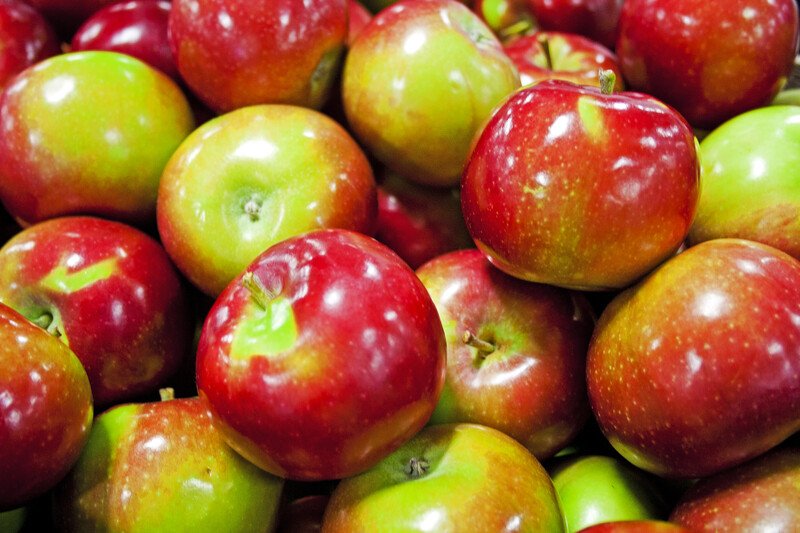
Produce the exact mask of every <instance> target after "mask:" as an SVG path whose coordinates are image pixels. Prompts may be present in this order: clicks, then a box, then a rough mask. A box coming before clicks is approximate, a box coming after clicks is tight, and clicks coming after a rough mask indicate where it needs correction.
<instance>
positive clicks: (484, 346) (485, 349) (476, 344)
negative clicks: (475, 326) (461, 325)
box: [461, 331, 497, 357]
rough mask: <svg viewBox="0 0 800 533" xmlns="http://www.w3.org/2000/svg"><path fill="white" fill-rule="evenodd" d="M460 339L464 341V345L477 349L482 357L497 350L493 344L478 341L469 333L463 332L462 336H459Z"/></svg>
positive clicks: (481, 340)
mask: <svg viewBox="0 0 800 533" xmlns="http://www.w3.org/2000/svg"><path fill="white" fill-rule="evenodd" d="M461 339H462V340H463V341H464V344H466V345H468V346H472V347H473V348H475V349H477V350H478V351H479V352H480V353H481V354H482V355H483V356H484V357H486V356H487V355H489V354H490V353H492V352H493V351H495V350H496V349H497V347H496V346H495V345H494V344H492V343H491V342H486V341H485V340H483V339H479V338H478V337H476V336H475V335H473V333H472V332H471V331H465V332H464V335H462V336H461Z"/></svg>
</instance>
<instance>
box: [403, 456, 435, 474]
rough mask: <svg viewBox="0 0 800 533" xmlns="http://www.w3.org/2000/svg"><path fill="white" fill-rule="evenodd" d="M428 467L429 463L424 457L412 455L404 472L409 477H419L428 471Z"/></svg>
mask: <svg viewBox="0 0 800 533" xmlns="http://www.w3.org/2000/svg"><path fill="white" fill-rule="evenodd" d="M430 467H431V464H430V463H429V462H428V461H426V460H425V459H420V458H417V457H412V458H411V459H409V461H408V464H406V467H405V472H406V475H407V476H408V477H410V478H411V479H419V478H421V477H422V476H424V475H425V474H427V473H428V470H429V469H430Z"/></svg>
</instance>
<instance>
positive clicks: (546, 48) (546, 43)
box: [536, 36, 553, 70]
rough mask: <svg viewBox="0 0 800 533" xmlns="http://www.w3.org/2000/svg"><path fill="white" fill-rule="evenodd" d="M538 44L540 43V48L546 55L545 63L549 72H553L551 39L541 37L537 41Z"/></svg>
mask: <svg viewBox="0 0 800 533" xmlns="http://www.w3.org/2000/svg"><path fill="white" fill-rule="evenodd" d="M536 42H538V43H539V46H541V47H542V53H544V63H545V67H546V68H547V70H553V55H552V53H551V51H550V39H548V38H547V37H545V36H541V37H539V38H538V39H536Z"/></svg>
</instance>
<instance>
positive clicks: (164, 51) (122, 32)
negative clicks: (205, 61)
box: [72, 0, 181, 82]
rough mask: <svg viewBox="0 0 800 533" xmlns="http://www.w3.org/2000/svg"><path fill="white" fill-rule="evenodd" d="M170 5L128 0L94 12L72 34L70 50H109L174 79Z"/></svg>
mask: <svg viewBox="0 0 800 533" xmlns="http://www.w3.org/2000/svg"><path fill="white" fill-rule="evenodd" d="M171 7H172V4H171V3H170V2H168V1H166V0H129V1H126V2H119V3H116V4H111V5H109V6H107V7H105V8H103V9H101V10H100V11H98V12H96V13H95V14H93V15H92V16H91V17H89V19H88V20H87V21H86V22H84V23H83V25H81V27H80V28H78V31H77V32H76V33H75V35H74V36H73V37H72V50H73V51H81V50H108V51H111V52H120V53H123V54H128V55H130V56H133V57H135V58H137V59H141V60H142V61H144V62H145V63H147V64H148V65H150V66H151V67H155V68H157V69H159V70H161V71H162V72H163V73H164V74H166V75H168V76H169V77H171V78H172V79H174V80H175V81H177V82H180V79H181V78H180V74H178V68H177V67H176V66H175V60H174V59H173V58H172V49H171V48H170V44H169V39H168V38H167V23H168V21H169V12H170V9H171Z"/></svg>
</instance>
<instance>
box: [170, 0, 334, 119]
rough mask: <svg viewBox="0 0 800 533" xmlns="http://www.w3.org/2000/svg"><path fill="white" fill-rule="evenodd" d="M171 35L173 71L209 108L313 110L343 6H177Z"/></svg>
mask: <svg viewBox="0 0 800 533" xmlns="http://www.w3.org/2000/svg"><path fill="white" fill-rule="evenodd" d="M172 4H173V5H172V12H171V13H170V19H169V34H170V40H171V41H170V42H171V43H172V50H173V52H174V55H175V61H176V63H177V65H178V71H179V72H180V73H181V76H182V77H183V79H184V80H185V81H186V83H187V84H188V85H189V87H191V89H192V91H193V92H194V93H195V94H196V95H197V96H198V97H199V98H200V99H201V100H202V101H203V102H205V103H206V104H207V105H208V106H209V107H210V108H212V109H213V110H215V111H217V112H226V111H232V110H234V109H238V108H240V107H245V106H248V105H255V104H292V105H301V106H307V107H313V108H316V109H319V108H320V107H322V105H323V104H324V103H325V101H326V100H327V97H328V93H329V91H330V88H331V84H332V82H333V80H334V78H335V76H336V74H337V72H338V70H339V65H340V59H341V56H342V53H343V51H344V48H345V43H346V39H347V14H348V8H347V0H305V1H303V2H299V1H297V0H273V1H270V2H250V1H245V0H175V1H174V2H173V3H172Z"/></svg>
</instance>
